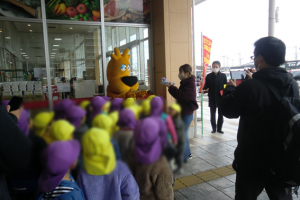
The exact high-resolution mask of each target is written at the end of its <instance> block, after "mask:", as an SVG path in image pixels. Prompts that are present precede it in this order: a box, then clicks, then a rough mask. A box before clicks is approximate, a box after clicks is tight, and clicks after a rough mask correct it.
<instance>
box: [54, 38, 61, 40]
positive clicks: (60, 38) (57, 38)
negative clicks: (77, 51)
mask: <svg viewBox="0 0 300 200" xmlns="http://www.w3.org/2000/svg"><path fill="white" fill-rule="evenodd" d="M54 40H62V39H61V38H54Z"/></svg>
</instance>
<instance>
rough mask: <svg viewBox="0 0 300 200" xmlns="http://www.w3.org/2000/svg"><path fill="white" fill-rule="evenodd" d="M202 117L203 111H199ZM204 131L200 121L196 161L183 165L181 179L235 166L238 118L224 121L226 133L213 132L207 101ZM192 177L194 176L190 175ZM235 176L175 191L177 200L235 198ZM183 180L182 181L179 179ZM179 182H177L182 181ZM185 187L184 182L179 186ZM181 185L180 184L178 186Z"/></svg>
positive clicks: (264, 196)
mask: <svg viewBox="0 0 300 200" xmlns="http://www.w3.org/2000/svg"><path fill="white" fill-rule="evenodd" d="M198 117H200V110H199V112H198ZM203 123H204V126H203V129H204V132H203V135H202V133H201V122H198V126H197V138H193V139H191V140H190V144H191V152H192V155H193V159H191V160H189V162H188V164H185V165H184V173H183V174H175V177H176V178H182V177H186V176H189V175H193V174H198V173H200V172H205V171H208V170H213V169H217V168H220V167H224V166H228V165H230V164H232V161H233V158H234V155H233V153H234V150H235V148H236V146H237V142H236V136H237V129H238V119H226V118H224V125H223V131H224V132H225V134H219V133H214V134H212V133H211V125H210V111H209V107H207V102H204V121H203ZM191 177H192V176H191ZM235 177H236V175H235V174H233V175H229V176H226V177H221V178H218V179H215V180H212V181H208V182H204V183H201V184H197V185H193V186H190V187H186V188H183V189H179V190H176V191H174V195H175V200H186V199H189V200H190V199H192V200H196V199H197V200H198V199H204V200H206V199H207V200H231V199H234V196H235ZM179 180H180V179H179ZM179 180H177V181H178V182H179ZM180 184H182V183H180ZM179 186H180V185H179ZM267 199H269V198H268V195H267V194H266V193H265V192H262V193H261V195H260V196H259V197H258V200H267ZM293 199H298V200H299V199H300V198H297V197H296V196H295V195H294V197H293Z"/></svg>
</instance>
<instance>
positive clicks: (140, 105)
mask: <svg viewBox="0 0 300 200" xmlns="http://www.w3.org/2000/svg"><path fill="white" fill-rule="evenodd" d="M3 103H5V102H3ZM163 105H164V100H163V98H162V97H159V96H154V95H152V96H149V97H148V98H147V99H145V100H143V101H139V102H138V101H136V100H134V99H131V98H129V99H126V100H123V99H119V98H116V99H112V100H110V99H109V98H107V97H100V96H97V97H94V98H93V99H92V100H91V101H83V102H81V104H80V105H75V103H74V102H73V101H72V100H70V99H64V100H62V101H60V102H58V103H57V104H56V105H55V106H54V112H41V113H39V114H37V115H36V116H35V117H34V118H33V119H31V118H30V113H29V111H27V110H24V111H22V113H21V116H20V119H19V128H20V130H22V131H23V132H24V134H26V135H28V137H30V138H31V139H32V142H33V153H32V154H33V155H32V158H33V159H32V165H31V168H30V169H28V171H26V172H24V174H25V173H26V175H24V176H20V175H16V176H12V177H9V182H10V185H11V187H12V188H13V189H14V191H15V193H17V194H18V197H19V199H35V200H47V199H62V200H63V199H74V200H77V199H78V200H81V199H87V200H93V199H97V200H98V199H103V200H104V199H105V200H106V199H114V200H118V199H131V200H133V199H137V200H138V199H147V200H151V199H153V200H154V199H165V200H168V199H170V200H171V199H173V198H174V196H173V184H174V176H173V172H172V170H171V165H170V161H171V160H172V159H174V160H175V164H176V166H177V169H176V170H175V171H177V172H182V165H183V155H184V144H185V134H184V123H183V121H182V120H181V117H180V116H181V114H180V113H181V108H180V106H179V105H178V104H172V105H171V106H170V107H169V108H168V114H166V113H164V112H163ZM24 188H25V189H24Z"/></svg>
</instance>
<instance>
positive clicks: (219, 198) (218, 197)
mask: <svg viewBox="0 0 300 200" xmlns="http://www.w3.org/2000/svg"><path fill="white" fill-rule="evenodd" d="M197 199H200V198H199V197H198V198H197ZM201 199H207V200H232V198H230V197H228V196H227V195H226V194H224V193H222V192H220V191H215V192H211V193H209V194H206V195H203V196H201Z"/></svg>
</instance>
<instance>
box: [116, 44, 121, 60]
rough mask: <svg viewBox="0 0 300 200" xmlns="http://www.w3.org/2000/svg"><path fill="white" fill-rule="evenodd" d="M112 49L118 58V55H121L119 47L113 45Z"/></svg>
mask: <svg viewBox="0 0 300 200" xmlns="http://www.w3.org/2000/svg"><path fill="white" fill-rule="evenodd" d="M114 51H115V55H116V56H117V57H118V58H120V57H121V53H120V50H119V48H118V47H115V49H114Z"/></svg>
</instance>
